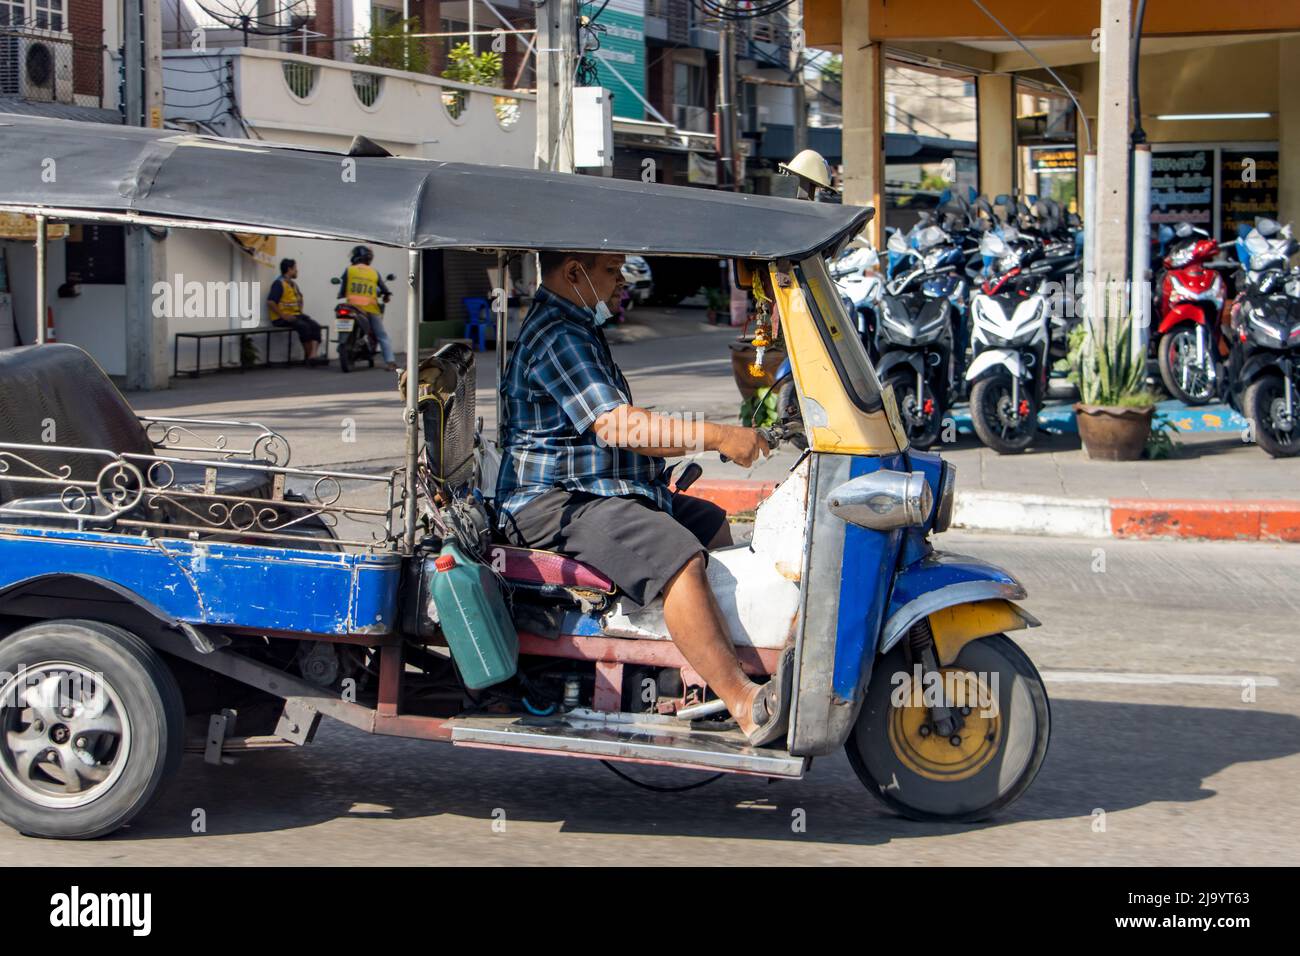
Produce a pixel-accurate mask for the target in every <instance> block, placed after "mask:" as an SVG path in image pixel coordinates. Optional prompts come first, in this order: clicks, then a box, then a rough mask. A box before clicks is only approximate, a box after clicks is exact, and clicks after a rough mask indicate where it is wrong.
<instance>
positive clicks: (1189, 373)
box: [1153, 222, 1227, 405]
mask: <svg viewBox="0 0 1300 956" xmlns="http://www.w3.org/2000/svg"><path fill="white" fill-rule="evenodd" d="M1174 236H1175V239H1174V241H1173V242H1172V244H1171V245H1170V246H1169V249H1168V251H1167V252H1166V254H1165V257H1164V260H1163V263H1164V268H1163V269H1162V270H1161V272H1160V274H1159V275H1158V276H1157V279H1156V289H1157V294H1156V303H1155V304H1156V316H1155V317H1156V334H1155V336H1153V347H1154V348H1155V350H1156V358H1157V363H1158V364H1159V366H1160V380H1161V381H1162V382H1164V386H1165V388H1166V389H1167V390H1168V392H1169V394H1170V395H1172V396H1173V397H1174V398H1176V399H1178V400H1179V401H1180V402H1184V403H1186V404H1188V405H1204V404H1206V403H1207V402H1210V401H1212V400H1213V399H1214V398H1215V397H1216V396H1217V395H1218V382H1219V321H1220V316H1221V315H1222V313H1223V304H1224V302H1225V301H1226V300H1227V287H1226V286H1225V285H1224V282H1223V277H1222V276H1220V275H1219V273H1217V272H1215V271H1214V270H1213V269H1208V268H1206V265H1205V264H1206V263H1207V262H1209V261H1210V260H1211V259H1213V258H1214V256H1215V255H1216V254H1217V253H1218V251H1219V244H1218V242H1216V241H1215V240H1214V239H1211V238H1210V236H1209V234H1208V233H1207V232H1205V231H1204V230H1203V229H1197V228H1196V227H1194V226H1193V225H1192V224H1191V223H1186V222H1180V223H1179V224H1178V225H1177V226H1175V227H1174Z"/></svg>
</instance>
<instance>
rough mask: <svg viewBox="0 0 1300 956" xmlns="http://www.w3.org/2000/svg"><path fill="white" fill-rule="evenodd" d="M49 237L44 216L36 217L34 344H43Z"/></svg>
mask: <svg viewBox="0 0 1300 956" xmlns="http://www.w3.org/2000/svg"><path fill="white" fill-rule="evenodd" d="M48 246H49V237H48V236H47V235H46V232H45V217H44V216H37V217H36V344H37V345H44V344H45V310H46V308H47V306H46V304H45V300H46V291H45V265H46V249H47V247H48Z"/></svg>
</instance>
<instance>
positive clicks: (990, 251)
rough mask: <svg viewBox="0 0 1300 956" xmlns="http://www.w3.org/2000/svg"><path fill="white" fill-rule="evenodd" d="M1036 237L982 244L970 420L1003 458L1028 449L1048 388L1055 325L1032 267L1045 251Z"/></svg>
mask: <svg viewBox="0 0 1300 956" xmlns="http://www.w3.org/2000/svg"><path fill="white" fill-rule="evenodd" d="M1041 251H1042V246H1041V244H1040V243H1039V242H1038V241H1037V240H1034V239H1030V238H1028V237H1019V236H1016V237H1014V238H1012V240H1011V241H1010V242H1008V241H1007V239H1004V238H1003V237H1002V236H1000V235H998V234H997V233H994V232H989V233H985V235H984V236H983V237H982V238H981V239H980V252H981V254H982V255H983V256H984V261H985V263H987V265H986V267H985V268H986V271H987V272H988V276H987V278H985V279H984V281H983V283H982V284H981V285H980V287H979V290H978V291H977V292H976V293H975V295H974V296H972V297H971V306H970V321H971V352H972V357H971V363H970V367H969V368H967V370H966V382H967V383H968V384H969V385H970V386H971V391H970V416H971V424H972V425H973V426H974V428H975V434H977V435H978V436H979V438H980V441H982V442H984V444H985V445H987V446H988V447H990V448H992V449H993V450H994V451H996V452H997V453H998V454H1000V455H1008V454H1015V453H1017V452H1022V451H1024V450H1025V449H1026V448H1028V447H1029V446H1030V445H1031V444H1032V443H1033V441H1034V436H1035V434H1036V433H1037V431H1038V409H1039V407H1040V406H1041V404H1042V401H1043V396H1044V394H1045V393H1046V390H1047V367H1048V349H1049V348H1050V345H1051V320H1050V309H1049V308H1048V301H1047V296H1046V294H1045V290H1044V283H1045V281H1046V277H1045V276H1044V275H1043V274H1042V273H1040V272H1035V271H1033V270H1032V269H1030V270H1029V271H1026V267H1027V266H1029V265H1030V263H1031V262H1032V261H1033V260H1034V259H1035V258H1036V257H1037V256H1038V255H1040V254H1041Z"/></svg>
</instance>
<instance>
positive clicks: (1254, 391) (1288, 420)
mask: <svg viewBox="0 0 1300 956" xmlns="http://www.w3.org/2000/svg"><path fill="white" fill-rule="evenodd" d="M1241 404H1242V410H1243V411H1244V412H1245V415H1246V417H1247V418H1249V419H1250V421H1251V424H1253V425H1254V426H1255V441H1256V443H1258V445H1259V447H1260V448H1262V449H1264V451H1265V452H1266V453H1267V454H1268V455H1269V457H1271V458H1291V457H1294V456H1295V455H1300V420H1298V417H1297V415H1296V409H1294V408H1287V407H1286V383H1285V382H1283V381H1282V377H1281V376H1280V375H1263V376H1261V377H1260V378H1257V379H1255V381H1253V382H1251V383H1250V385H1248V386H1247V387H1246V394H1245V396H1244V397H1243V398H1242V402H1241Z"/></svg>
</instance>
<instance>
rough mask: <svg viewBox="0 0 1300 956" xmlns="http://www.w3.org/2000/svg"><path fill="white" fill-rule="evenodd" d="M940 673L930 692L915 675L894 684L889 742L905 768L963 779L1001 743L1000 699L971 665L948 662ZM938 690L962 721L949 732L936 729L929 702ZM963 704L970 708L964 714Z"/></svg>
mask: <svg viewBox="0 0 1300 956" xmlns="http://www.w3.org/2000/svg"><path fill="white" fill-rule="evenodd" d="M939 676H940V682H939V683H938V684H937V685H931V686H930V688H929V691H928V693H927V688H926V687H925V686H923V685H922V684H920V683H917V682H916V681H915V680H914V679H913V678H912V676H911V675H909V676H907V678H906V682H905V683H904V684H902V685H900V686H898V687H896V688H895V689H894V694H893V697H892V700H891V706H890V715H889V745H890V746H891V747H892V748H893V750H894V756H896V757H897V758H898V759H899V761H900V762H901V763H902V764H903V765H904V766H905V767H907V769H909V770H911V771H912V772H913V773H915V774H918V775H919V776H922V777H925V778H926V779H927V780H939V781H956V780H965V779H967V778H969V777H972V776H974V775H975V774H977V773H979V772H980V771H981V770H983V769H984V767H986V766H987V765H988V763H989V761H991V760H992V759H993V757H994V755H995V754H996V753H997V752H998V749H999V747H1001V745H1002V714H1001V710H1000V707H999V703H1000V702H999V700H998V698H997V695H996V694H991V693H990V692H989V689H988V685H987V684H986V683H985V682H984V681H983V680H982V679H981V678H980V677H979V675H976V674H974V673H972V672H970V671H966V670H962V669H961V668H957V667H944V668H941V669H940V671H939ZM940 694H941V696H942V699H943V700H944V702H946V703H947V704H948V705H949V706H950V707H952V708H953V714H954V716H958V717H960V718H961V721H962V726H961V727H960V728H959V729H958V730H957V731H956V732H955V734H952V735H950V736H948V737H945V736H942V735H941V734H939V733H938V732H937V731H936V730H935V729H934V724H933V721H932V718H931V714H930V709H929V706H927V704H931V703H934V702H936V695H940ZM962 708H965V709H966V710H967V711H968V712H967V713H965V714H963V713H962ZM953 737H956V738H957V740H956V741H955V742H954V740H953V739H952V738H953Z"/></svg>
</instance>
